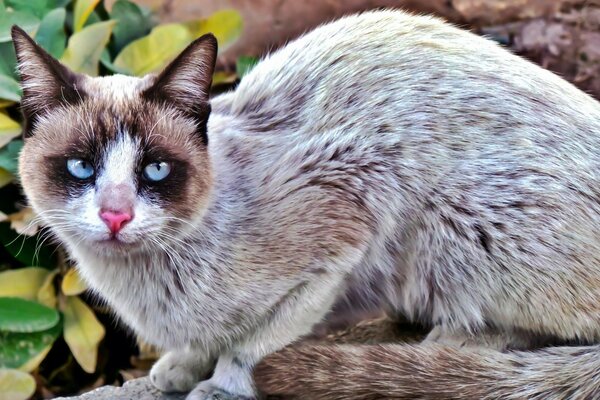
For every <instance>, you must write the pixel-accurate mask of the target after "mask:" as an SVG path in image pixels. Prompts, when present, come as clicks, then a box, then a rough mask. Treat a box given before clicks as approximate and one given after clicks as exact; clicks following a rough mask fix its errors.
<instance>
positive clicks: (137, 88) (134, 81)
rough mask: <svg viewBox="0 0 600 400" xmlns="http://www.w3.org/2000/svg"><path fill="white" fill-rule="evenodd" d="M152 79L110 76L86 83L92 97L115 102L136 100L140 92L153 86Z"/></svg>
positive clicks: (96, 78)
mask: <svg viewBox="0 0 600 400" xmlns="http://www.w3.org/2000/svg"><path fill="white" fill-rule="evenodd" d="M151 80H152V77H151V76H146V77H144V78H137V77H133V76H126V75H110V76H103V77H94V78H88V80H87V81H86V82H85V85H86V87H85V89H86V92H88V93H90V94H91V95H92V97H96V98H98V97H100V98H105V99H107V100H111V101H114V102H119V101H120V100H134V99H136V98H138V96H139V94H140V92H141V91H142V90H144V89H147V88H148V87H149V86H150V84H151Z"/></svg>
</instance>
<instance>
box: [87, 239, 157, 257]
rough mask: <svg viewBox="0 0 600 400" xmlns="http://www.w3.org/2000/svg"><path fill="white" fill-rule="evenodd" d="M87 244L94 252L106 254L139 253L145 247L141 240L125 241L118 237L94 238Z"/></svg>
mask: <svg viewBox="0 0 600 400" xmlns="http://www.w3.org/2000/svg"><path fill="white" fill-rule="evenodd" d="M87 245H88V247H90V250H92V251H93V252H95V253H97V254H98V255H104V256H110V255H123V254H131V253H138V252H141V251H143V250H144V248H145V246H144V244H143V243H142V242H141V241H124V240H121V239H118V238H106V239H100V240H94V241H91V242H89V243H88V244H87Z"/></svg>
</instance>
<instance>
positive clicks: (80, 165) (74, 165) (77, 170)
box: [67, 158, 94, 179]
mask: <svg viewBox="0 0 600 400" xmlns="http://www.w3.org/2000/svg"><path fill="white" fill-rule="evenodd" d="M67 170H68V171H69V173H70V174H71V175H72V176H74V177H75V178H77V179H88V178H90V177H91V176H92V175H94V167H92V164H91V163H90V162H88V161H86V160H82V159H80V158H69V159H68V160H67Z"/></svg>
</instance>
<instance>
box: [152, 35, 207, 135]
mask: <svg viewBox="0 0 600 400" xmlns="http://www.w3.org/2000/svg"><path fill="white" fill-rule="evenodd" d="M216 61H217V39H216V38H215V37H214V36H213V35H212V34H207V35H204V36H202V37H200V38H198V39H196V40H194V41H193V42H192V43H191V44H190V45H189V46H188V47H187V48H186V49H185V50H183V52H181V54H179V56H177V58H175V60H173V61H172V62H171V63H170V64H169V65H168V66H167V67H166V68H165V69H164V70H163V71H162V72H161V73H160V74H159V75H158V76H157V77H156V80H155V81H154V83H153V84H152V86H150V87H149V88H148V89H146V91H145V92H144V94H143V95H144V97H145V98H146V99H148V100H154V101H160V102H163V103H167V104H171V105H174V106H175V107H176V108H178V109H180V110H181V111H183V112H184V113H185V114H187V115H189V116H191V117H192V118H194V119H195V120H196V121H197V123H198V124H199V129H200V130H201V131H202V132H203V134H204V135H206V122H207V120H208V115H209V114H210V104H209V102H208V98H209V93H210V87H211V85H212V75H213V72H214V70H215V63H216Z"/></svg>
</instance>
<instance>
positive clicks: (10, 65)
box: [0, 42, 17, 86]
mask: <svg viewBox="0 0 600 400" xmlns="http://www.w3.org/2000/svg"><path fill="white" fill-rule="evenodd" d="M0 75H6V76H8V77H12V78H15V79H16V78H17V56H16V55H15V48H14V47H13V44H12V42H4V43H0ZM0 86H2V85H0Z"/></svg>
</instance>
